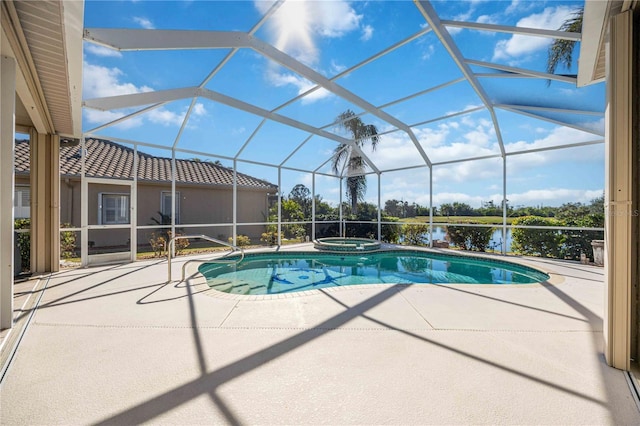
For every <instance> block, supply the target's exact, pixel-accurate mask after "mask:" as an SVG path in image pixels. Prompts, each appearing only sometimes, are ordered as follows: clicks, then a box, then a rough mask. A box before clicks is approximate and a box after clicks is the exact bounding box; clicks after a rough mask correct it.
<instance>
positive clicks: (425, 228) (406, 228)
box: [400, 223, 429, 246]
mask: <svg viewBox="0 0 640 426" xmlns="http://www.w3.org/2000/svg"><path fill="white" fill-rule="evenodd" d="M400 232H401V234H402V239H403V242H404V243H405V244H409V245H414V246H423V245H425V244H426V241H425V236H426V234H427V233H428V232H429V225H428V224H424V223H420V224H409V223H407V224H404V225H402V228H401V230H400Z"/></svg>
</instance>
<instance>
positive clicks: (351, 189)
mask: <svg viewBox="0 0 640 426" xmlns="http://www.w3.org/2000/svg"><path fill="white" fill-rule="evenodd" d="M336 120H337V122H338V126H339V127H340V128H341V129H343V130H345V131H347V132H349V134H350V136H351V138H352V139H353V141H354V143H355V144H356V145H357V146H358V147H360V148H362V147H363V146H364V144H365V143H367V142H371V148H372V149H374V150H375V149H376V145H377V144H378V142H379V141H380V136H378V129H377V128H376V126H374V125H373V124H364V122H363V121H362V120H361V119H360V117H358V116H356V114H355V113H354V112H353V111H351V110H350V109H348V110H346V111H345V112H343V113H342V114H340V115H338V117H337V119H336ZM332 166H333V171H334V172H335V173H338V172H339V169H340V168H341V167H343V166H345V167H346V168H347V176H348V177H347V191H346V195H347V200H348V201H349V202H350V203H351V212H352V213H353V214H354V215H355V214H357V213H358V201H363V200H364V194H365V193H366V192H367V177H366V176H365V175H364V169H365V168H366V164H365V162H364V160H363V158H362V157H361V156H360V155H359V154H358V152H357V151H356V150H354V149H353V147H352V146H351V145H347V144H340V145H338V146H337V147H336V149H335V150H334V156H333V159H332Z"/></svg>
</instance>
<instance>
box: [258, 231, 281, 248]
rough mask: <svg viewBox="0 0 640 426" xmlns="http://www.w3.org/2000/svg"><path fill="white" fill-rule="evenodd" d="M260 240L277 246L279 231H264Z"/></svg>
mask: <svg viewBox="0 0 640 426" xmlns="http://www.w3.org/2000/svg"><path fill="white" fill-rule="evenodd" d="M260 241H262V242H264V243H266V244H267V245H270V246H275V245H277V244H278V233H277V232H276V231H267V232H264V233H262V236H261V237H260Z"/></svg>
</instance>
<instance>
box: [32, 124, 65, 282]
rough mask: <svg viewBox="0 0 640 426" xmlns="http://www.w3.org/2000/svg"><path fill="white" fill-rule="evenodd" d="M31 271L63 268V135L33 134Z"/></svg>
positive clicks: (40, 271) (34, 131)
mask: <svg viewBox="0 0 640 426" xmlns="http://www.w3.org/2000/svg"><path fill="white" fill-rule="evenodd" d="M29 145H30V151H31V158H30V161H31V167H30V170H31V172H30V173H31V177H30V179H31V181H30V185H31V271H32V272H36V273H43V272H56V271H58V270H59V269H60V138H59V137H58V136H56V135H47V134H42V133H38V132H37V131H36V130H35V129H34V130H32V131H31V135H30V144H29Z"/></svg>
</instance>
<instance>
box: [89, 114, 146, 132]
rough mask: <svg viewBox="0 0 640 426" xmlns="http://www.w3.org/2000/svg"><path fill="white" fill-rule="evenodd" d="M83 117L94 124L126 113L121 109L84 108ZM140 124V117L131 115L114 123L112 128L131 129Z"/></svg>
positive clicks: (111, 119)
mask: <svg viewBox="0 0 640 426" xmlns="http://www.w3.org/2000/svg"><path fill="white" fill-rule="evenodd" d="M83 115H84V118H85V120H86V122H87V123H95V124H105V123H110V122H112V121H114V120H117V119H118V118H121V117H124V116H125V115H127V114H126V113H124V112H122V111H118V112H115V111H99V110H95V109H85V110H84V111H83ZM141 125H142V119H141V118H140V117H133V118H130V119H128V120H125V121H123V122H121V123H118V124H116V125H114V126H113V127H114V128H117V129H121V130H128V129H133V128H135V127H139V126H141Z"/></svg>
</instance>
